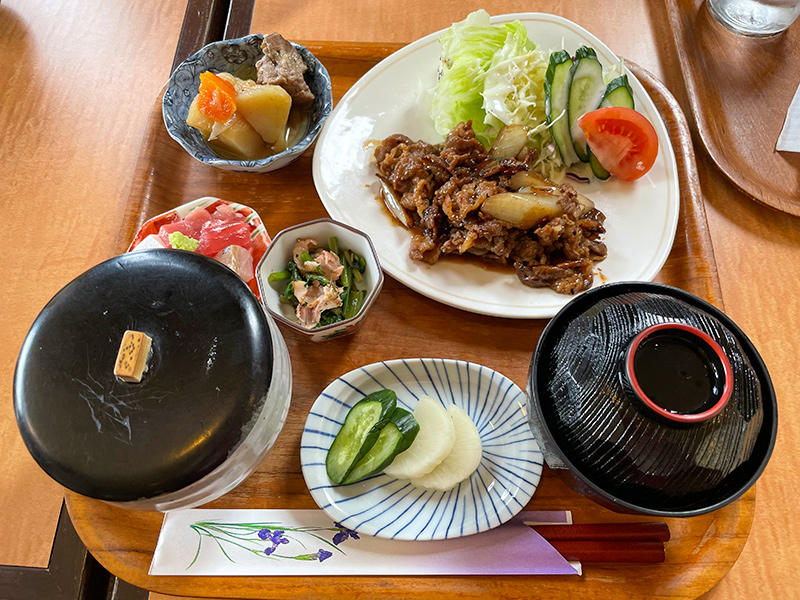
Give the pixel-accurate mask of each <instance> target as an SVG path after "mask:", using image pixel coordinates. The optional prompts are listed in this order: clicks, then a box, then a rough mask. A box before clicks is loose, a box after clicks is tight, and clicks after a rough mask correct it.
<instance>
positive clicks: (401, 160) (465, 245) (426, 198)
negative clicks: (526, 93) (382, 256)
mask: <svg viewBox="0 0 800 600" xmlns="http://www.w3.org/2000/svg"><path fill="white" fill-rule="evenodd" d="M523 154H526V155H525V156H524V157H522V158H520V156H519V155H518V156H517V157H516V158H515V159H504V160H496V159H492V158H491V157H490V155H489V153H488V152H487V151H486V149H485V148H484V147H483V145H482V144H481V143H480V142H479V141H478V140H477V139H476V138H475V133H474V131H473V130H472V123H471V122H467V123H461V124H459V125H458V126H457V127H456V128H455V129H453V130H452V131H451V132H450V133H449V134H448V136H447V138H446V139H445V141H444V142H443V143H442V144H429V143H427V142H424V141H417V142H414V141H412V140H411V139H410V138H408V137H406V136H404V135H402V134H395V135H392V136H389V137H388V138H386V139H385V140H383V142H382V143H381V145H380V146H379V147H378V148H377V149H376V150H375V160H376V164H377V167H378V174H379V176H380V177H382V178H383V179H384V180H385V181H386V182H387V183H388V184H389V186H390V187H391V189H392V190H394V192H395V195H396V196H397V198H398V201H399V203H400V205H401V206H402V207H403V208H404V209H406V211H407V212H408V214H410V215H412V216H413V222H414V229H415V232H414V235H413V236H412V239H411V245H410V247H409V256H410V257H411V258H412V259H414V260H419V261H423V262H426V263H429V264H434V263H436V262H437V261H438V260H439V259H440V258H441V255H442V254H456V255H458V254H465V253H470V254H474V255H476V256H479V257H481V258H482V259H485V260H489V261H492V262H494V263H499V264H502V265H512V266H513V267H514V269H515V271H516V273H517V277H518V278H519V280H520V281H521V282H522V283H523V284H525V285H527V286H530V287H549V288H551V289H553V290H555V291H556V292H558V293H560V294H575V293H578V292H582V291H584V290H586V289H589V288H590V287H591V286H592V284H593V282H594V273H593V270H594V265H595V263H597V262H600V261H602V260H603V259H604V258H605V257H606V254H607V249H606V246H605V244H604V243H603V242H602V241H601V240H600V238H601V236H602V235H603V234H604V233H605V229H604V227H603V222H604V221H605V215H603V213H602V212H600V211H599V210H597V209H594V208H592V209H588V210H587V209H586V207H585V206H584V205H582V204H581V203H580V202H579V201H578V196H577V193H576V192H575V189H574V188H573V187H572V186H571V185H569V184H566V183H565V184H562V185H561V186H559V187H558V189H557V193H558V204H559V206H560V207H561V208H562V209H563V213H562V214H561V215H560V216H557V217H553V218H550V219H547V220H546V221H544V222H540V223H538V224H537V225H536V226H535V227H532V228H530V229H517V228H515V227H514V226H513V225H512V224H511V223H508V222H505V221H501V220H499V219H496V218H493V217H491V216H489V215H487V214H484V213H483V212H482V211H481V205H482V204H483V203H484V202H485V201H486V199H487V198H490V197H491V196H494V195H495V194H500V193H503V192H508V191H516V190H512V189H510V187H509V179H510V178H511V176H512V175H513V174H514V173H516V172H518V171H527V170H529V169H530V162H531V161H532V160H533V159H535V157H536V155H535V153H533V152H528V153H523Z"/></svg>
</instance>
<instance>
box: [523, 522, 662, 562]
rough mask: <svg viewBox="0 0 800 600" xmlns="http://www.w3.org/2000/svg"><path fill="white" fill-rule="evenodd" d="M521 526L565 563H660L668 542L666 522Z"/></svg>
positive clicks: (533, 524) (532, 524)
mask: <svg viewBox="0 0 800 600" xmlns="http://www.w3.org/2000/svg"><path fill="white" fill-rule="evenodd" d="M525 524H526V525H529V526H531V527H533V529H534V530H536V531H537V532H538V533H539V535H541V536H542V537H543V538H544V539H545V540H547V541H548V542H549V543H550V545H551V546H553V548H555V549H556V550H557V551H558V552H559V554H561V555H562V556H563V557H564V558H566V559H567V560H578V561H581V562H584V563H590V562H591V563H596V562H605V563H614V562H624V563H661V562H664V561H665V560H666V554H665V551H664V542H666V541H668V540H669V539H670V533H669V526H668V525H667V524H666V523H593V524H571V525H538V524H535V523H525Z"/></svg>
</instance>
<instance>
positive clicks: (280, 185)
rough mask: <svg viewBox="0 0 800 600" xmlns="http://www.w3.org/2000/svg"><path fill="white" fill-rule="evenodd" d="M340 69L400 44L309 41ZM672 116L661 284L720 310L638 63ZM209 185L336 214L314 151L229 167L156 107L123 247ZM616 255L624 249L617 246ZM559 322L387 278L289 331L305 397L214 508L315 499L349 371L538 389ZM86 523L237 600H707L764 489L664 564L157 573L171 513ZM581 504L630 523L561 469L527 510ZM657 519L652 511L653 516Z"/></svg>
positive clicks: (596, 518)
mask: <svg viewBox="0 0 800 600" xmlns="http://www.w3.org/2000/svg"><path fill="white" fill-rule="evenodd" d="M304 45H306V46H307V47H308V48H309V49H310V50H311V51H312V52H314V53H315V54H316V55H317V56H318V57H319V58H320V60H322V62H323V63H324V64H325V65H326V66H327V68H328V70H329V71H330V73H331V75H332V79H333V90H334V98H335V100H338V99H339V98H341V96H342V94H343V93H344V92H345V91H346V90H347V89H348V88H349V87H350V86H351V85H352V84H353V83H354V82H355V81H356V80H357V79H358V78H359V77H360V76H361V75H362V74H363V73H364V72H366V71H367V70H368V69H369V68H370V67H372V66H373V65H374V64H375V63H376V62H378V61H379V60H380V59H381V58H383V57H385V56H387V55H388V54H389V53H390V52H392V51H394V50H397V49H398V48H399V46H386V45H377V44H333V43H316V42H310V43H307V42H304ZM629 67H630V68H631V69H632V71H633V72H634V73H635V74H636V75H637V77H639V79H640V80H641V81H642V83H643V84H644V85H645V87H646V89H647V90H648V92H649V93H650V95H651V96H652V97H653V100H654V101H655V103H656V106H657V107H658V108H659V110H660V111H661V113H662V115H663V116H664V119H665V122H666V124H667V127H668V129H669V131H670V135H671V139H672V140H673V144H674V146H675V151H676V154H677V160H678V168H679V173H680V189H681V199H682V203H681V216H680V221H679V225H678V233H677V237H676V239H675V245H674V247H673V250H672V253H671V254H670V257H669V259H668V261H667V263H666V265H665V266H664V268H663V270H662V271H661V273H660V274H659V277H658V281H660V282H662V283H667V284H671V285H674V286H678V287H681V288H683V289H685V290H688V291H690V292H693V293H694V294H697V295H699V296H701V297H703V298H705V299H707V300H708V301H710V302H712V303H714V304H716V305H717V306H721V296H720V290H719V284H718V280H717V274H716V266H715V261H714V254H713V251H712V248H711V243H710V240H709V237H708V234H707V223H706V216H705V209H704V207H703V203H702V198H701V195H700V189H699V184H698V177H697V172H696V166H695V163H694V155H693V151H692V144H691V138H690V134H689V130H688V127H687V124H686V121H685V118H684V116H683V113H682V112H681V110H680V108H679V106H678V105H677V103H676V102H675V100H674V99H673V98H672V96H671V95H670V94H669V92H668V91H667V90H666V88H665V87H664V86H663V85H662V84H660V83H659V82H658V81H656V80H654V79H653V77H652V76H650V75H649V74H648V73H646V72H645V71H643V70H642V69H640V68H639V67H637V66H636V65H633V64H629ZM206 194H214V195H219V196H222V197H224V198H227V199H229V200H233V201H237V202H242V203H245V204H248V205H250V206H252V207H253V208H255V209H256V210H258V212H259V213H260V215H261V217H262V219H263V220H264V222H265V224H266V226H267V229H268V230H269V231H270V232H272V233H273V234H274V233H277V232H278V231H279V230H281V229H283V228H285V227H287V226H289V225H293V224H296V223H300V222H303V221H307V220H310V219H315V218H318V217H323V216H325V215H326V213H325V210H324V208H323V206H322V204H321V202H320V200H319V198H318V197H317V194H316V192H315V190H314V185H313V182H312V177H311V152H308V153H306V155H304V156H303V157H302V158H301V159H300V160H298V161H297V162H296V163H294V164H292V165H290V166H289V167H286V168H284V169H282V170H280V171H277V172H275V173H269V174H264V175H253V174H240V173H229V172H225V171H221V170H217V169H213V168H209V167H207V166H205V165H201V164H200V163H197V162H195V161H194V160H193V159H192V158H191V157H190V156H189V155H187V154H186V153H185V152H184V151H183V150H182V149H181V148H180V146H178V144H177V143H175V142H174V141H172V140H171V139H170V138H169V137H168V135H167V133H166V131H165V129H164V125H163V123H162V119H161V104H160V101H159V102H157V103H156V104H155V106H154V107H153V112H152V115H151V119H150V123H149V128H148V130H147V132H146V134H145V138H144V143H143V147H142V151H141V157H140V159H139V162H138V165H137V167H136V172H135V179H134V183H133V187H132V189H131V192H130V196H129V198H128V205H127V212H126V216H125V219H124V223H123V225H122V228H121V230H120V235H119V242H118V245H117V250H118V251H120V252H121V251H123V250H124V249H125V248H126V247H127V245H128V242H129V240H130V239H131V237H132V236H133V234H134V232H135V231H136V229H137V228H138V226H139V224H140V223H142V222H143V221H144V220H145V219H147V218H148V217H151V216H153V215H154V214H157V213H160V212H162V211H164V210H166V209H169V208H171V207H174V206H177V205H179V204H181V203H184V202H186V201H188V200H191V199H193V198H196V197H199V196H203V195H206ZM612 251H613V249H612ZM545 324H546V321H544V320H529V321H520V320H512V319H500V318H494V317H486V316H481V315H474V314H470V313H466V312H462V311H460V310H457V309H453V308H449V307H447V306H444V305H442V304H439V303H437V302H434V301H432V300H430V299H428V298H425V297H423V296H421V295H419V294H417V293H416V292H413V291H411V290H410V289H408V288H406V287H404V286H403V285H401V284H400V283H398V282H397V281H395V280H393V279H391V278H387V281H386V283H385V286H384V289H383V292H382V293H381V296H380V298H379V299H378V301H377V303H376V305H375V307H374V308H373V309H372V312H371V313H370V315H369V317H368V319H367V321H366V323H365V325H364V327H363V328H362V330H361V331H359V332H358V333H357V334H355V335H353V336H349V337H346V338H341V339H337V340H333V341H329V342H324V343H321V344H314V343H310V342H307V341H306V340H305V339H303V338H301V337H300V336H298V335H296V334H295V333H293V332H291V331H289V330H285V329H284V330H282V332H283V334H284V337H285V339H286V342H287V344H288V346H289V351H290V354H291V359H292V365H293V370H294V377H293V379H294V393H293V398H292V407H291V410H290V413H289V417H288V420H287V422H286V426H285V427H284V429H283V431H282V433H281V435H280V437H279V438H278V442H277V444H276V446H275V448H274V449H273V450H272V452H271V453H270V455H269V456H268V458H267V460H266V461H265V462H264V463H263V464H262V465H261V467H260V468H259V469H258V470H257V471H256V472H255V473H254V474H253V475H251V476H250V477H249V478H248V479H247V480H246V481H245V482H244V483H243V484H242V485H240V486H239V487H238V488H236V489H235V490H233V491H232V492H230V493H228V494H227V495H225V496H224V497H222V498H220V499H219V500H217V501H215V502H213V503H212V504H210V505H209V506H210V507H213V508H315V504H314V501H313V500H312V498H311V495H310V494H309V492H308V490H307V488H306V485H305V482H304V480H303V476H302V474H301V469H300V458H299V447H300V435H301V432H302V428H303V424H304V422H305V418H306V414H307V412H308V410H309V408H310V407H311V405H312V403H313V401H314V399H315V398H316V397H317V395H318V394H319V393H320V392H321V391H322V390H323V388H325V386H326V385H327V384H328V383H329V382H330V381H332V380H333V379H335V378H336V377H338V376H340V375H342V374H343V373H346V372H347V371H350V370H351V369H354V368H356V367H359V366H362V365H365V364H368V363H372V362H375V361H378V360H386V359H395V358H410V357H418V356H427V357H442V358H457V359H461V360H468V361H473V362H477V363H481V364H484V365H486V366H488V367H490V368H492V369H495V370H497V371H499V372H501V373H503V374H505V375H507V376H508V377H510V378H511V379H512V380H513V381H515V382H516V383H517V384H518V385H519V386H521V387H522V388H523V389H524V387H525V382H526V377H527V373H528V367H529V362H530V359H531V356H532V353H533V350H534V347H535V345H536V342H537V340H538V338H539V336H540V334H541V332H542V329H543V328H544V326H545ZM67 502H68V507H69V511H70V516H71V517H72V519H73V521H74V523H75V527H76V529H77V530H78V532H79V533H80V536H81V538H82V539H83V541H84V542H85V543H86V545H87V547H88V548H89V550H90V551H91V552H92V553H93V554H94V555H95V556H96V557H97V558H98V559H99V561H100V562H101V563H102V564H103V565H104V566H105V567H106V568H107V569H108V570H109V571H110V572H111V573H113V574H114V575H117V576H118V577H120V578H122V579H124V580H126V581H128V582H130V583H133V584H134V585H137V586H140V587H143V588H147V589H149V590H154V591H158V592H161V593H164V594H172V595H181V596H211V597H219V598H222V597H226V598H233V597H235V598H265V597H269V598H295V599H298V598H308V599H314V600H319V599H325V598H340V597H342V596H343V595H344V596H345V597H365V598H370V599H376V598H403V599H412V598H427V597H429V596H430V595H431V594H439V595H445V596H447V597H450V596H459V597H479V596H481V597H483V596H488V595H492V596H493V597H498V598H506V599H514V598H519V599H522V598H530V597H532V596H535V597H537V598H539V599H550V598H553V599H554V598H564V597H566V598H570V597H578V596H580V597H581V598H598V599H599V598H603V599H614V598H624V599H626V600H633V599H637V598H640V599H645V598H653V597H655V596H658V597H659V598H663V599H666V598H676V599H677V598H681V599H684V598H685V599H688V598H696V597H697V596H699V595H700V594H702V593H704V592H705V591H707V590H708V589H710V588H711V587H712V586H713V585H714V584H715V583H716V582H717V581H719V580H720V579H721V578H722V577H723V576H724V575H725V573H727V572H728V570H729V569H730V568H731V566H732V565H733V563H734V562H735V561H736V559H737V557H738V556H739V553H740V552H741V550H742V548H743V546H744V544H745V541H746V539H747V535H748V532H749V530H750V527H751V524H752V521H753V514H754V507H755V489H752V490H750V491H749V492H748V493H747V494H745V495H744V496H743V497H742V498H740V499H739V500H737V501H736V502H734V503H732V504H730V505H728V506H727V507H725V508H723V509H720V510H718V511H716V512H714V513H712V514H708V515H704V516H700V517H694V518H690V519H670V520H669V525H670V528H671V530H672V535H673V540H672V541H670V542H668V543H667V545H666V553H667V562H666V563H664V564H661V565H599V564H590V565H586V566H585V570H584V575H583V577H566V576H564V577H554V576H547V577H533V578H530V577H509V576H504V577H382V578H370V577H332V578H320V577H315V578H306V579H301V578H297V577H151V576H148V574H147V571H148V568H149V566H150V561H151V559H152V555H153V550H154V548H155V545H156V541H157V539H158V534H159V530H160V527H161V522H162V515H161V514H159V513H152V512H135V511H126V510H124V509H121V508H118V507H115V506H112V505H110V504H106V503H104V502H100V501H95V500H90V499H87V498H85V497H81V496H78V495H76V494H74V493H70V492H67ZM527 508H528V509H530V510H550V509H570V510H572V511H573V514H574V518H575V521H576V522H584V523H588V522H630V521H645V520H648V519H647V518H642V517H633V516H630V515H628V516H625V515H617V514H615V513H612V512H610V511H608V510H606V509H603V508H601V507H600V506H598V505H597V504H595V503H593V502H592V501H590V500H588V499H586V498H584V497H582V496H580V495H578V494H576V493H574V492H573V491H571V490H570V489H569V488H567V487H566V486H565V485H564V484H563V483H562V482H561V481H560V479H559V478H558V477H557V476H555V475H554V474H553V472H552V471H550V470H549V469H545V472H544V475H543V477H542V480H541V484H540V486H539V488H538V490H537V492H536V494H535V495H534V497H533V500H532V501H531V503H530V504H529V505H528V507H527ZM649 520H652V519H649Z"/></svg>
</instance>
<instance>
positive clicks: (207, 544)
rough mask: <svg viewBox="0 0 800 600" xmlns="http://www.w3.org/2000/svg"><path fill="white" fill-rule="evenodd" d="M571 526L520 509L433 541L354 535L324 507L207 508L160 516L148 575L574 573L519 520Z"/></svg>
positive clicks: (566, 517)
mask: <svg viewBox="0 0 800 600" xmlns="http://www.w3.org/2000/svg"><path fill="white" fill-rule="evenodd" d="M523 521H526V522H537V523H569V522H571V515H570V513H569V512H565V511H554V512H539V511H537V512H530V511H529V512H522V513H520V514H518V515H517V516H516V517H514V518H513V519H512V520H511V521H509V522H508V523H505V524H504V525H501V526H500V527H496V528H495V529H492V530H490V531H486V532H483V533H479V534H476V535H470V536H466V537H462V538H456V539H449V540H437V541H413V542H410V541H397V540H387V539H381V538H375V537H370V536H364V535H359V534H358V533H357V532H355V531H352V530H350V529H347V528H346V527H343V526H342V525H340V524H338V523H335V522H333V521H331V519H330V517H328V516H327V515H326V514H325V513H324V512H322V511H321V510H266V509H265V510H206V509H192V510H184V511H176V512H171V513H168V514H167V515H166V516H165V517H164V523H163V525H162V527H161V534H160V536H159V538H158V544H157V546H156V550H155V553H154V555H153V561H152V563H151V564H150V575H251V576H252V575H258V576H265V575H298V576H309V575H326V576H331V575H559V574H560V575H575V574H579V570H578V569H576V567H575V566H574V565H571V564H570V563H569V562H567V561H566V560H565V559H564V558H563V557H562V556H561V555H560V554H559V553H558V552H556V551H555V550H554V549H553V547H552V546H551V545H550V544H548V543H547V542H546V541H545V540H544V538H542V537H541V536H540V535H539V534H538V533H536V532H535V531H534V530H533V529H531V528H530V527H528V526H526V525H524V524H523Z"/></svg>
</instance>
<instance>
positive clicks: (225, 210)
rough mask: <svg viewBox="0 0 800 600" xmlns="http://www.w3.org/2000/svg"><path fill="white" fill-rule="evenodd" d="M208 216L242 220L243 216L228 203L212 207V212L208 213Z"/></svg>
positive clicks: (225, 219)
mask: <svg viewBox="0 0 800 600" xmlns="http://www.w3.org/2000/svg"><path fill="white" fill-rule="evenodd" d="M210 218H212V219H217V220H220V221H244V220H245V216H244V215H243V214H242V213H240V212H237V211H235V210H234V209H233V206H231V205H230V204H220V205H219V206H217V208H215V209H214V213H213V214H212V215H210Z"/></svg>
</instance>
